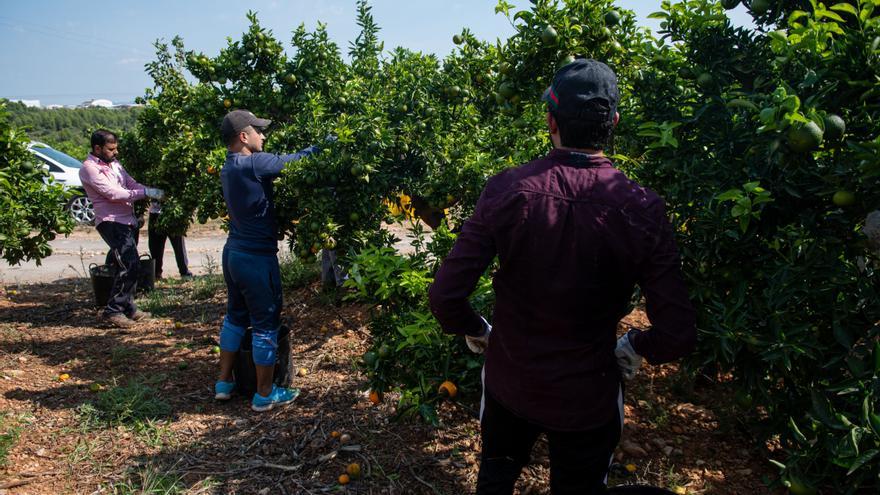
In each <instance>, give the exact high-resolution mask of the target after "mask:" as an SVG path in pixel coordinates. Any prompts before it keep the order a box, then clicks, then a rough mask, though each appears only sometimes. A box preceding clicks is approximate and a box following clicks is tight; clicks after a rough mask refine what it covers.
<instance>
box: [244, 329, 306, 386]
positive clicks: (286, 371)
mask: <svg viewBox="0 0 880 495" xmlns="http://www.w3.org/2000/svg"><path fill="white" fill-rule="evenodd" d="M252 338H253V337H252V332H251V329H250V328H248V329H247V330H246V331H245V332H244V336H243V337H242V339H241V348H240V349H239V350H238V354H236V356H235V363H234V364H233V366H232V376H233V379H234V380H235V388H236V390H237V391H238V393H239V394H241V395H242V396H243V397H244V398H246V399H248V400H250V399H251V398H252V397H253V396H254V393H256V391H257V369H256V368H255V367H254V355H253V350H252V349H251V340H252ZM276 356H277V358H276V360H275V374H274V376H273V379H272V382H273V383H274V384H275V385H277V386H279V387H289V386H290V382H291V379H293V362H292V361H291V360H290V328H288V327H287V325H281V328H279V329H278V352H277V353H276Z"/></svg>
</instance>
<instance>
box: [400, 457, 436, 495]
mask: <svg viewBox="0 0 880 495" xmlns="http://www.w3.org/2000/svg"><path fill="white" fill-rule="evenodd" d="M407 468H408V469H409V474H411V475H412V476H413V478H415V479H416V481H418V482H419V483H421V484H423V485H425V486H427V487H428V488H430V489H431V491H433V492H434V493H436V494H437V495H443V494H442V493H441V492H440V490H438V489H437V487H436V486H434V485H432V484H430V483H428V482H427V481H425V480H423V479H421V478H419V475H417V474H416V472H415V471H413V468H412V464H410V465H409V466H407Z"/></svg>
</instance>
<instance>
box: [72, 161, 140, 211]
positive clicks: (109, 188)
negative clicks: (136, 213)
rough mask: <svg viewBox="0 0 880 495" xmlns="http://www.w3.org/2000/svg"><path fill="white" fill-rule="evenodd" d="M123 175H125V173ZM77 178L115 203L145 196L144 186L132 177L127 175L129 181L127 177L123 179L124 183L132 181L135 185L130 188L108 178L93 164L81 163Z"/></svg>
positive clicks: (129, 201) (128, 201) (135, 199)
mask: <svg viewBox="0 0 880 495" xmlns="http://www.w3.org/2000/svg"><path fill="white" fill-rule="evenodd" d="M125 176H127V174H126V175H125ZM79 178H80V180H81V181H82V183H83V184H88V185H89V186H90V187H91V189H92V190H93V191H95V192H96V193H97V194H99V195H100V196H101V197H102V198H104V199H106V200H108V201H112V202H116V203H131V202H132V201H137V200H139V199H144V198H145V197H146V192H145V191H144V186H142V185H140V184H138V183H137V182H136V181H135V180H134V179H131V178H130V177H129V179H131V182H128V179H126V181H125V183H126V185H128V184H130V183H133V185H134V186H135V187H134V188H131V189H130V188H128V187H123V186H120V185H119V184H117V183H116V181H113V180H110V177H108V176H107V175H106V174H104V173H101V171H100V170H99V169H98V167H95V166H93V165H89V164H85V165H83V167H82V168H81V169H79Z"/></svg>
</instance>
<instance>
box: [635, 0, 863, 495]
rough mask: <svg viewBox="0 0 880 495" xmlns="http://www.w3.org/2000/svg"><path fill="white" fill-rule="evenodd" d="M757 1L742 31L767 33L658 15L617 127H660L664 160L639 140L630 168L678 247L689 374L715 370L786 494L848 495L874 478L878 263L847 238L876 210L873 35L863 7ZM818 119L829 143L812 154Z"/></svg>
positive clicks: (703, 5) (713, 18) (707, 15)
mask: <svg viewBox="0 0 880 495" xmlns="http://www.w3.org/2000/svg"><path fill="white" fill-rule="evenodd" d="M770 4H771V7H769V10H767V13H766V14H763V13H762V14H761V15H759V16H758V19H757V20H758V22H770V21H771V20H779V22H780V27H782V29H779V30H777V31H772V32H769V33H766V34H764V33H760V32H752V31H746V30H743V29H735V28H733V27H731V26H730V23H729V21H728V19H727V17H726V16H725V15H724V14H723V12H722V11H721V9H720V7H719V6H717V5H716V4H714V3H713V2H708V1H702V0H690V1H686V2H681V3H678V4H675V5H669V4H664V7H665V9H666V11H665V12H662V13H658V14H657V15H656V17H659V18H662V19H663V25H662V26H663V31H661V34H662V35H663V36H664V37H666V38H667V39H668V40H669V41H670V42H671V44H670V45H664V46H659V47H656V48H652V49H651V50H650V52H649V53H650V55H651V57H652V59H653V60H654V62H655V63H654V65H653V66H652V67H651V68H649V69H646V70H645V71H644V73H643V77H642V78H641V79H639V80H637V81H636V85H635V89H636V91H634V93H633V97H634V98H635V99H636V104H637V108H638V112H637V113H636V114H635V115H634V116H633V118H634V119H635V120H639V121H651V122H664V123H672V124H675V128H674V130H673V133H672V136H673V137H674V138H675V146H652V145H653V144H654V141H652V139H654V138H653V137H648V139H645V140H644V141H643V142H642V144H641V146H642V147H644V148H645V149H647V150H649V151H648V152H646V153H644V154H641V155H635V154H634V155H633V156H640V159H639V161H638V163H637V164H636V166H635V167H633V169H634V171H635V172H636V174H637V175H638V178H639V179H640V180H641V181H642V182H643V183H644V184H646V185H648V186H651V187H652V188H654V189H656V190H657V191H658V192H659V193H660V194H661V196H663V197H664V198H666V200H667V203H668V205H669V211H670V213H671V214H672V217H673V219H674V223H675V225H676V227H677V228H678V231H679V234H680V235H679V237H678V242H679V247H680V249H681V252H682V258H683V261H684V271H685V275H686V277H687V279H688V285H689V286H690V288H691V293H692V297H693V299H694V301H695V303H696V305H697V307H698V309H699V328H700V330H701V334H702V338H701V339H700V344H699V348H700V349H699V352H697V353H696V354H695V355H694V358H693V359H691V360H690V362H689V364H690V366H692V367H694V368H697V367H703V366H707V365H709V366H720V367H721V368H722V369H723V370H725V371H732V372H733V373H734V376H735V377H736V379H737V385H738V387H739V388H740V392H739V396H742V397H748V398H749V401H750V402H751V401H754V403H755V404H760V406H761V408H762V410H763V411H765V412H766V416H765V419H764V420H763V423H764V426H765V428H766V429H765V430H764V431H766V432H767V433H768V435H769V434H771V432H773V433H780V434H781V439H782V444H783V446H784V448H785V450H786V452H787V454H788V457H787V459H785V460H784V462H781V463H779V464H778V465H779V466H780V467H781V480H782V481H784V483H785V484H787V485H792V486H795V485H797V486H799V487H802V486H807V487H810V486H814V487H821V486H824V485H828V486H833V487H835V488H834V491H835V493H855V492H857V491H858V490H859V489H860V488H862V489H868V487H870V486H872V484H873V486H876V480H877V476H878V473H880V463H878V461H877V457H876V456H877V452H878V448H880V436H878V428H876V426H875V425H874V424H873V423H872V419H873V418H875V415H876V414H877V413H878V410H877V406H876V404H877V398H878V395H880V388H878V386H880V383H878V370H877V369H875V368H874V367H873V364H872V363H873V359H874V358H873V355H874V353H875V352H876V351H875V350H874V349H875V347H876V346H875V343H876V342H877V340H878V338H880V327H878V326H877V324H876V322H877V321H878V320H880V309H878V307H877V305H876V304H874V301H876V300H877V298H878V295H880V294H878V289H877V287H878V286H877V278H876V277H877V274H876V272H875V270H876V267H877V264H876V263H877V259H876V254H875V253H874V252H873V251H871V250H869V249H866V245H865V241H864V237H863V236H862V235H861V233H860V232H859V230H860V226H861V225H862V223H863V222H864V218H865V215H866V213H868V212H869V211H871V210H872V209H874V208H876V206H877V205H878V200H880V188H878V185H877V181H876V176H875V173H874V171H875V170H876V168H875V166H874V164H876V163H877V160H878V158H880V156H878V154H877V151H878V149H877V147H876V146H875V145H874V144H873V143H875V142H876V140H877V138H878V132H880V127H878V125H877V124H876V122H877V121H878V117H880V105H878V104H877V98H876V97H875V96H872V95H873V94H874V93H872V91H874V90H873V88H875V87H876V80H877V76H878V65H877V63H876V53H874V52H873V51H872V50H873V49H870V48H869V47H870V46H871V43H872V40H875V39H877V36H878V35H880V32H878V28H880V21H878V20H877V19H876V18H873V17H871V14H870V13H871V11H872V10H873V8H874V7H873V3H872V2H859V3H856V2H839V3H837V4H836V5H834V6H832V7H831V9H830V10H829V9H826V7H825V6H823V5H821V4H818V3H815V2H778V3H777V2H770ZM753 7H754V3H753ZM801 9H802V10H801ZM859 9H862V12H864V13H866V14H865V15H860V14H858V12H859ZM761 10H762V11H763V7H762V8H761ZM753 12H754V10H753ZM756 60H766V61H769V63H762V64H756V63H753V62H754V61H756ZM700 73H708V74H711V84H699V82H698V81H695V80H694V76H695V74H700ZM829 114H836V115H840V116H841V117H842V120H843V121H845V122H846V123H848V124H849V126H848V127H847V128H846V131H845V132H846V135H845V138H844V139H842V140H841V139H838V140H836V141H834V140H832V141H828V140H824V139H823V131H824V129H825V122H826V119H825V116H826V115H829ZM636 149H638V147H636ZM841 190H844V191H848V192H850V193H851V194H852V196H848V199H852V200H851V201H849V200H848V201H846V202H843V203H845V204H846V205H847V206H846V207H839V206H836V205H835V204H834V202H833V196H834V195H835V192H836V191H841ZM838 202H842V201H838ZM860 260H861V261H860ZM753 419H755V418H753Z"/></svg>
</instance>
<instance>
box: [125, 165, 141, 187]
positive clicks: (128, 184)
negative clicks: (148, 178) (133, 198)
mask: <svg viewBox="0 0 880 495" xmlns="http://www.w3.org/2000/svg"><path fill="white" fill-rule="evenodd" d="M119 171H120V172H121V173H122V181H123V182H124V183H125V188H126V189H130V190H135V189H145V188H146V186H144V185H143V184H141V183H140V182H138V181H136V180H134V179H133V178H132V177H131V176H130V175H128V172H126V171H125V169H124V168H122V167H121V166H120V167H119Z"/></svg>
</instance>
